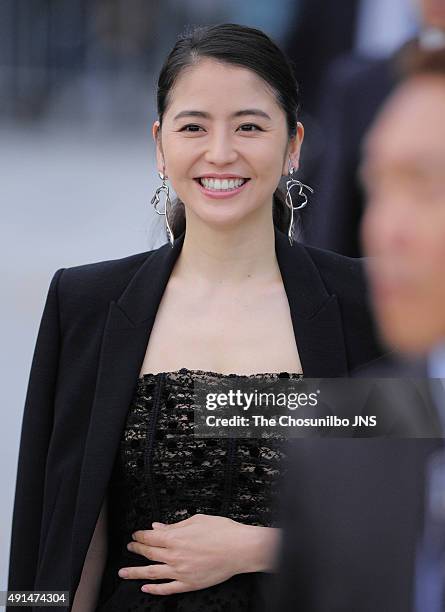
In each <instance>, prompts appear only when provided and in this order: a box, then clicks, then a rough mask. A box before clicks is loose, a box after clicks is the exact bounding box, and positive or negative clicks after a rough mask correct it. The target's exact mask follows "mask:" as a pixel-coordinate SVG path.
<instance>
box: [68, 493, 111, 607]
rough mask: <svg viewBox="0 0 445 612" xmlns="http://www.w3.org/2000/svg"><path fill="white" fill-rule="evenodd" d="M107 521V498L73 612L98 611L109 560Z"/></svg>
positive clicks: (94, 535)
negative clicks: (97, 607) (101, 587)
mask: <svg viewBox="0 0 445 612" xmlns="http://www.w3.org/2000/svg"><path fill="white" fill-rule="evenodd" d="M107 521H108V509H107V498H105V501H104V503H103V505H102V508H101V511H100V514H99V518H98V519H97V523H96V528H95V530H94V534H93V537H92V539H91V542H90V546H89V548H88V552H87V556H86V558H85V563H84V565H83V570H82V575H81V577H80V582H79V586H78V587H77V591H76V594H75V596H74V602H73V607H72V609H71V612H94V611H95V610H96V606H97V602H98V598H99V593H100V586H101V580H102V574H103V571H104V568H105V563H106V560H107V551H108V545H107Z"/></svg>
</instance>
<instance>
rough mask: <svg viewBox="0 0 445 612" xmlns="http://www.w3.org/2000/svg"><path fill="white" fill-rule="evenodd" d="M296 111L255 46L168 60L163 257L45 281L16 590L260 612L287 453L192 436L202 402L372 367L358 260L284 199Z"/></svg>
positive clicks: (299, 131) (210, 49)
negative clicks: (315, 242)
mask: <svg viewBox="0 0 445 612" xmlns="http://www.w3.org/2000/svg"><path fill="white" fill-rule="evenodd" d="M297 113H298V88H297V84H296V81H295V76H294V74H293V71H292V68H291V66H290V65H289V63H288V61H287V59H286V57H285V56H284V55H283V53H282V52H281V50H280V49H279V48H278V47H277V46H276V45H275V43H274V42H273V41H271V40H270V39H269V38H268V37H267V36H266V35H265V34H264V33H262V32H260V31H259V30H256V29H253V28H248V27H244V26H240V25H236V24H222V25H217V26H210V27H201V28H197V29H195V30H192V31H190V32H188V33H187V34H186V35H184V36H181V37H180V38H179V39H178V41H177V43H176V45H175V47H174V48H173V50H172V51H171V53H170V55H169V56H168V57H167V59H166V62H165V64H164V66H163V68H162V70H161V74H160V77H159V83H158V117H157V119H156V120H155V121H154V123H153V137H154V139H155V143H156V158H157V166H158V171H159V172H160V174H161V178H163V183H162V185H161V187H160V188H159V189H158V190H157V192H156V194H155V196H154V198H153V200H152V202H153V204H154V205H155V207H156V208H157V207H158V205H159V204H160V203H161V196H162V195H163V194H165V193H166V194H167V199H166V210H165V211H164V212H166V213H167V215H166V217H165V219H166V229H167V230H168V231H167V235H168V238H169V241H170V244H169V243H167V244H164V245H163V246H161V247H160V248H158V249H155V250H152V251H149V252H144V253H137V254H135V255H131V256H129V257H125V258H122V259H117V260H111V261H104V262H99V263H94V264H87V265H82V266H76V267H73V268H68V269H60V270H58V271H57V272H56V274H55V275H54V277H53V279H52V281H51V285H50V289H49V292H48V298H47V302H46V305H45V310H44V314H43V317H42V323H41V328H40V332H39V336H38V341H37V345H36V349H35V356H34V360H33V366H32V371H31V377H30V382H29V388H28V393H27V398H26V405H25V413H24V420H23V426H22V437H21V444H20V457H19V471H18V476H17V487H16V500H15V507H14V520H13V531H12V541H11V561H10V573H9V585H8V586H9V590H44V589H47V588H49V587H51V588H57V589H59V590H67V591H69V593H70V598H71V601H73V600H74V603H73V604H70V607H69V609H70V610H71V609H72V610H73V611H74V612H93V611H97V612H117V611H119V612H129V611H130V610H131V611H133V612H142V611H145V610H150V611H151V612H166V611H167V610H169V611H170V612H172V611H174V610H176V611H177V612H179V611H181V612H207V611H209V610H212V611H213V612H223V610H228V609H230V610H231V612H247V611H248V610H259V609H260V606H261V605H262V598H263V596H264V595H265V593H266V592H267V591H268V590H269V586H270V579H271V577H272V576H271V574H273V572H274V568H275V555H276V550H277V545H278V543H279V538H280V533H281V531H280V525H279V522H278V516H277V501H278V483H279V482H280V478H281V474H282V470H283V458H284V457H285V452H284V449H283V447H282V445H280V444H279V443H278V444H277V443H276V441H275V442H274V441H273V440H268V439H261V438H253V439H245V440H243V439H239V440H238V439H234V438H214V439H200V438H199V437H198V436H197V435H195V430H194V418H193V414H194V412H193V411H194V407H195V402H196V397H195V394H194V384H195V382H196V381H205V382H206V383H207V384H208V385H211V386H212V387H213V389H214V391H215V392H218V391H219V389H220V386H221V384H222V382H223V380H224V381H225V382H227V381H226V378H229V382H232V381H231V380H230V379H231V378H233V379H234V380H233V383H234V385H235V383H236V380H235V378H238V377H240V378H242V379H243V381H244V382H255V380H256V379H257V378H260V379H262V380H263V379H264V380H268V381H269V382H270V383H272V382H277V381H279V379H282V378H295V379H297V380H299V379H300V378H301V377H302V376H303V374H304V375H305V376H308V377H316V378H320V377H335V376H347V375H348V374H349V372H350V371H351V370H353V369H354V368H356V367H358V366H360V365H363V364H364V363H366V362H367V361H370V360H372V359H375V358H376V357H377V356H379V355H380V353H381V349H380V346H379V344H378V342H377V341H376V340H375V336H374V328H373V324H372V321H371V317H370V314H369V311H368V303H367V297H366V288H365V283H364V278H363V272H362V264H361V262H360V261H357V260H352V259H348V258H345V257H341V256H339V255H336V254H334V253H330V252H325V251H321V250H318V249H313V248H310V247H307V246H303V245H301V244H299V243H298V242H296V241H295V240H294V228H293V221H294V215H293V213H294V208H298V206H301V205H302V204H301V201H299V198H300V196H302V199H303V204H304V202H305V195H304V193H303V191H302V185H301V184H300V183H298V182H297V181H295V180H293V179H289V181H288V192H287V194H286V198H284V196H283V195H282V194H281V192H280V191H279V189H278V184H279V181H280V179H281V178H282V177H283V176H287V175H288V174H289V173H290V174H292V171H293V170H294V169H297V168H298V164H299V156H300V148H301V144H302V141H303V135H304V129H303V126H302V125H301V123H299V122H298V115H297ZM167 180H169V181H170V182H171V184H172V186H173V187H174V189H175V192H176V194H177V195H178V201H177V202H176V203H175V204H174V205H173V206H170V204H169V187H168V184H167ZM292 185H297V187H298V190H297V194H296V195H294V194H293V193H292V194H291V191H292ZM158 212H161V213H162V212H163V211H158ZM61 473H63V479H64V483H63V485H64V486H62V487H60V491H63V496H62V494H61V493H58V491H59V489H58V486H59V485H60V482H61V480H60V478H61ZM268 574H269V575H268Z"/></svg>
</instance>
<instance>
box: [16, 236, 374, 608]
mask: <svg viewBox="0 0 445 612" xmlns="http://www.w3.org/2000/svg"><path fill="white" fill-rule="evenodd" d="M184 236H185V234H184V233H183V234H182V235H181V236H179V237H178V238H177V239H176V240H175V242H174V247H173V248H171V246H170V245H169V244H165V245H163V246H162V247H160V248H158V249H155V250H152V251H148V252H144V253H138V254H136V255H131V256H129V257H124V258H122V259H116V260H110V261H102V262H98V263H92V264H86V265H81V266H75V267H71V268H66V269H65V268H61V269H59V270H57V272H56V273H55V274H54V276H53V278H52V280H51V284H50V287H49V292H48V296H47V299H46V303H45V308H44V312H43V316H42V321H41V324H40V328H39V332H38V337H37V344H36V347H35V352H34V356H33V361H32V366H31V373H30V378H29V384H28V390H27V395H26V402H25V409H24V415H23V424H22V433H21V444H20V453H19V461H18V473H17V485H16V492H15V505H14V513H13V526H12V539H11V551H10V566H9V583H8V589H9V590H19V589H27V590H33V589H35V590H37V589H40V590H43V589H47V590H49V589H57V590H69V591H70V599H71V601H72V600H73V599H74V594H75V591H76V589H77V586H78V584H79V581H80V576H81V572H82V568H83V563H84V560H85V557H86V553H87V550H88V546H89V543H90V541H91V538H92V535H93V532H94V528H95V525H96V521H97V519H98V516H99V511H100V508H101V505H102V502H103V500H104V497H105V495H106V490H107V485H108V482H109V479H110V475H111V472H112V468H113V464H114V461H115V456H116V452H117V449H118V445H119V440H120V437H121V433H122V431H123V428H124V424H125V418H126V414H127V411H128V407H129V404H130V402H131V399H132V396H133V393H134V391H135V386H136V382H137V378H138V376H139V372H140V369H141V366H142V362H143V359H144V356H145V351H146V347H147V343H148V338H149V336H150V332H151V329H152V327H153V323H154V320H155V316H156V311H157V309H158V306H159V303H160V301H161V298H162V295H163V292H164V290H165V287H166V284H167V282H168V279H169V277H170V274H171V271H172V268H173V266H174V263H175V261H176V259H177V257H178V255H179V253H180V251H181V247H182V244H183V240H184ZM275 244H276V254H277V259H278V263H279V267H280V270H281V274H282V278H283V282H284V286H285V289H286V293H287V296H288V300H289V306H290V312H291V316H292V322H293V326H294V332H295V337H296V341H297V344H298V349H299V353H300V358H301V363H302V367H303V372H304V375H305V376H307V377H336V376H346V375H347V374H348V372H349V371H350V370H352V369H354V368H355V367H357V366H358V365H360V364H362V363H366V362H368V361H370V360H373V359H375V358H376V357H378V356H379V355H380V354H381V352H382V351H381V348H380V346H379V344H378V342H377V341H376V339H375V336H374V328H373V324H372V321H371V318H370V315H369V310H368V305H367V299H366V290H365V284H364V278H363V271H362V263H361V261H359V260H352V259H348V258H346V257H342V256H340V255H337V254H334V253H330V252H326V251H322V250H318V249H315V248H308V247H304V246H302V245H300V244H294V245H293V246H292V247H291V246H290V245H289V243H288V239H287V236H286V235H285V234H283V233H282V232H280V231H279V230H275ZM184 365H187V364H184Z"/></svg>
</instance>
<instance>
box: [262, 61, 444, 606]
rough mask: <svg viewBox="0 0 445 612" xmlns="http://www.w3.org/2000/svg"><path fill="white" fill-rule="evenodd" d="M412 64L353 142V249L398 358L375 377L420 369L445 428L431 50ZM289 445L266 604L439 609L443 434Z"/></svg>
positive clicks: (440, 163) (438, 89)
mask: <svg viewBox="0 0 445 612" xmlns="http://www.w3.org/2000/svg"><path fill="white" fill-rule="evenodd" d="M412 62H413V63H412V64H411V65H410V66H409V71H410V72H409V74H408V76H407V77H406V80H405V81H404V82H403V83H402V84H400V85H399V86H398V88H397V89H396V91H395V93H394V94H393V95H392V96H391V98H390V99H389V101H388V102H387V103H386V105H385V107H384V109H383V111H382V113H381V114H379V117H378V119H377V122H376V123H375V124H374V126H373V128H372V130H371V132H370V134H369V136H368V137H367V139H366V146H365V149H364V162H363V166H362V167H361V177H362V180H363V184H364V188H365V192H366V195H367V209H366V213H365V217H364V225H363V244H364V249H365V251H366V253H367V254H368V255H370V256H373V257H372V258H370V259H369V261H368V272H369V278H370V285H371V289H372V291H371V293H372V295H373V302H374V306H375V312H376V315H377V319H378V323H379V326H380V330H381V333H382V335H383V337H384V339H385V340H386V343H387V344H388V345H389V346H390V347H392V348H393V349H395V350H396V351H397V353H399V354H400V355H403V356H404V357H405V362H401V363H400V364H399V366H398V369H397V370H396V369H392V370H391V372H390V374H389V375H390V376H391V375H392V376H398V377H416V376H417V377H428V380H425V383H426V386H427V388H428V389H429V396H428V398H427V400H428V402H429V403H430V404H431V405H432V406H433V407H434V409H435V411H436V414H437V415H438V422H439V424H442V431H443V432H445V388H444V384H445V275H444V273H443V266H444V263H445V178H444V177H445V115H444V112H443V109H444V108H445V50H439V51H435V52H423V53H422V52H419V53H418V54H417V55H416V57H415V58H414V57H413V58H412ZM380 375H381V374H380ZM386 375H388V374H386ZM430 378H431V380H430ZM398 402H400V398H399V397H394V398H391V405H397V403H398ZM406 408H407V409H408V408H409V406H406ZM293 447H294V448H293V454H292V469H291V472H290V473H289V475H288V478H287V482H286V490H285V492H284V500H283V517H284V519H283V522H284V537H283V540H282V541H283V545H282V556H281V573H280V574H279V577H278V585H277V587H278V588H277V592H278V605H277V606H276V607H275V608H273V609H274V610H275V609H276V610H280V612H285V611H286V612H287V611H289V612H290V611H291V610H292V611H293V610H295V609H300V608H299V607H301V609H302V610H306V611H310V612H328V611H329V612H332V611H333V610H341V611H342V612H376V611H377V610H379V611H383V610H384V611H391V612H413V611H414V610H415V612H444V610H445V588H444V586H445V572H444V567H445V504H444V503H443V500H444V496H445V452H444V449H445V447H444V439H443V434H442V437H439V436H437V437H436V438H424V439H420V438H417V439H399V440H396V439H374V440H369V439H368V440H366V441H364V440H351V439H350V440H344V439H343V440H341V439H337V440H335V439H333V440H332V439H331V440H328V439H324V440H320V439H318V440H317V439H310V440H300V441H298V442H297V443H296V444H294V445H293ZM326 509H328V511H327V510H326Z"/></svg>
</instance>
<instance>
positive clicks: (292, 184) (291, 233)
mask: <svg viewBox="0 0 445 612" xmlns="http://www.w3.org/2000/svg"><path fill="white" fill-rule="evenodd" d="M293 173H294V168H293V166H290V167H289V174H290V175H291V177H292V175H293ZM297 185H298V187H299V191H298V195H299V196H302V197H303V198H304V199H303V202H302V203H301V204H300V205H299V206H294V205H293V202H292V196H291V193H290V191H291V189H292V187H296V186H297ZM304 188H306V189H309V191H310V192H311V193H314V190H313V189H312V187H309V185H305V184H304V183H302V182H301V181H298V180H297V179H294V178H290V179H289V180H288V181H286V205H287V206H288V207H289V208H290V222H289V230H288V232H287V235H288V238H289V243H290V245H291V246H292V243H293V241H294V232H295V228H294V210H301V209H302V208H304V207H305V206H306V204H307V202H308V199H307V195H306V194H305V193H304V191H303V189H304Z"/></svg>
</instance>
